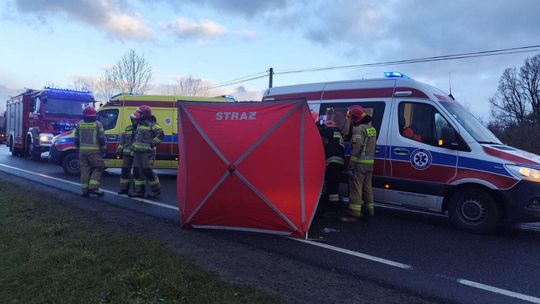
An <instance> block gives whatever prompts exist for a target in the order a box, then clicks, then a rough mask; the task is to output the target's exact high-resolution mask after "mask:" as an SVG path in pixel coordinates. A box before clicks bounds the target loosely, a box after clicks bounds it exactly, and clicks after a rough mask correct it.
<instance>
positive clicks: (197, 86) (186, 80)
mask: <svg viewBox="0 0 540 304" xmlns="http://www.w3.org/2000/svg"><path fill="white" fill-rule="evenodd" d="M208 89H209V84H208V83H206V82H205V81H203V80H202V79H200V78H194V77H193V76H191V75H189V76H188V77H179V78H177V79H176V86H175V87H174V94H175V95H181V96H202V95H206V94H207V93H208Z"/></svg>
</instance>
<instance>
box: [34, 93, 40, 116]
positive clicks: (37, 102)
mask: <svg viewBox="0 0 540 304" xmlns="http://www.w3.org/2000/svg"><path fill="white" fill-rule="evenodd" d="M40 107H41V99H40V98H39V97H36V99H35V109H34V113H35V114H39V109H40Z"/></svg>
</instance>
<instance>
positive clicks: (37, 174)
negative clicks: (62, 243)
mask: <svg viewBox="0 0 540 304" xmlns="http://www.w3.org/2000/svg"><path fill="white" fill-rule="evenodd" d="M0 166H2V167H5V168H8V169H12V170H16V171H20V172H24V173H27V174H33V175H36V176H39V177H43V178H48V179H52V180H55V181H57V182H62V183H66V184H70V185H75V186H80V185H81V184H80V183H76V182H72V181H69V180H65V179H61V178H57V177H52V176H49V175H45V174H41V173H35V172H32V171H28V170H23V169H20V168H16V167H12V166H8V165H4V164H0ZM101 191H103V192H105V193H109V194H112V195H116V196H119V197H124V198H126V196H124V195H120V194H118V193H116V192H113V191H109V190H105V189H101ZM129 198H130V199H132V200H136V201H139V202H143V203H146V204H149V205H154V206H158V207H162V208H167V209H172V210H176V211H178V207H175V206H171V205H167V204H162V203H158V202H154V201H151V200H147V199H144V198H139V197H129Z"/></svg>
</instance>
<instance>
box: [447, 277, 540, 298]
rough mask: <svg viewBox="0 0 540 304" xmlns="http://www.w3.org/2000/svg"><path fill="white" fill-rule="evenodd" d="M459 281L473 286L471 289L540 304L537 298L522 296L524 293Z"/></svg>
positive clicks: (463, 280)
mask: <svg viewBox="0 0 540 304" xmlns="http://www.w3.org/2000/svg"><path fill="white" fill-rule="evenodd" d="M457 281H458V283H460V284H463V285H467V286H471V287H474V288H479V289H483V290H487V291H490V292H494V293H498V294H502V295H505V296H508V297H512V298H516V299H520V300H523V301H528V302H531V303H538V304H540V298H536V297H533V296H528V295H525V294H522V293H517V292H513V291H510V290H506V289H502V288H497V287H493V286H489V285H485V284H481V283H477V282H473V281H469V280H465V279H458V280H457Z"/></svg>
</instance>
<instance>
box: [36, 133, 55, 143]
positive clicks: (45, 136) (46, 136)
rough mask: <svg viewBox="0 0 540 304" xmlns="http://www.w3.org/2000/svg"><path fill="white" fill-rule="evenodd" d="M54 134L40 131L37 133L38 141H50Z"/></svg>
mask: <svg viewBox="0 0 540 304" xmlns="http://www.w3.org/2000/svg"><path fill="white" fill-rule="evenodd" d="M53 137H54V135H52V134H48V133H42V134H40V135H39V142H40V143H44V144H48V143H50V142H51V141H52V139H53Z"/></svg>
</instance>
